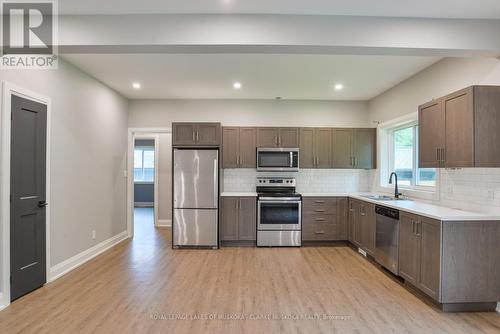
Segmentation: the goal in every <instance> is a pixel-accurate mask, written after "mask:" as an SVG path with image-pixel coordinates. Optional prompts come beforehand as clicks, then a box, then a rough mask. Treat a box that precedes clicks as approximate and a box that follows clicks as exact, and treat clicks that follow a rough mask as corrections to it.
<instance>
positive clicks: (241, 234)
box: [220, 197, 257, 241]
mask: <svg viewBox="0 0 500 334" xmlns="http://www.w3.org/2000/svg"><path fill="white" fill-rule="evenodd" d="M221 202H222V205H221V225H220V226H221V231H220V239H221V241H254V240H256V236H257V227H256V223H257V217H256V211H257V201H256V198H255V197H222V201H221Z"/></svg>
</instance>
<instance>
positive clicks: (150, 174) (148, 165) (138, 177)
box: [134, 147, 155, 183]
mask: <svg viewBox="0 0 500 334" xmlns="http://www.w3.org/2000/svg"><path fill="white" fill-rule="evenodd" d="M154 176H155V149H154V147H136V148H135V149H134V182H136V183H153V182H154Z"/></svg>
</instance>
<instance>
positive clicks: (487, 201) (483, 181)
mask: <svg viewBox="0 0 500 334" xmlns="http://www.w3.org/2000/svg"><path fill="white" fill-rule="evenodd" d="M438 190H439V199H437V200H436V201H435V202H436V204H439V205H443V206H446V207H450V208H455V209H462V210H468V211H477V212H483V213H489V214H499V213H500V168H461V169H440V170H439V186H438Z"/></svg>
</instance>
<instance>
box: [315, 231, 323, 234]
mask: <svg viewBox="0 0 500 334" xmlns="http://www.w3.org/2000/svg"><path fill="white" fill-rule="evenodd" d="M314 234H325V231H315V232H314Z"/></svg>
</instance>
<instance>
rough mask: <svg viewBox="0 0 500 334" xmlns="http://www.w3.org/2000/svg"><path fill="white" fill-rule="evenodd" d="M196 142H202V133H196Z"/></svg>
mask: <svg viewBox="0 0 500 334" xmlns="http://www.w3.org/2000/svg"><path fill="white" fill-rule="evenodd" d="M196 141H200V133H199V132H198V131H196Z"/></svg>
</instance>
